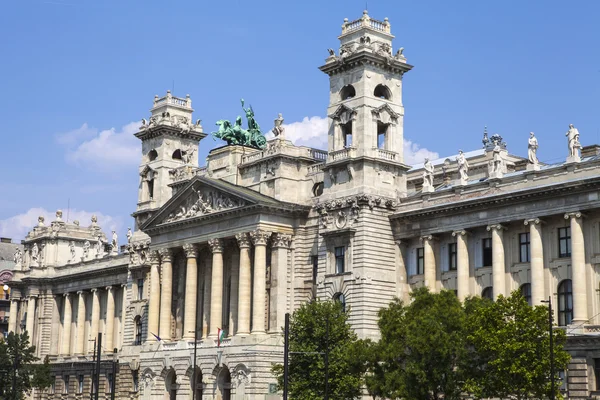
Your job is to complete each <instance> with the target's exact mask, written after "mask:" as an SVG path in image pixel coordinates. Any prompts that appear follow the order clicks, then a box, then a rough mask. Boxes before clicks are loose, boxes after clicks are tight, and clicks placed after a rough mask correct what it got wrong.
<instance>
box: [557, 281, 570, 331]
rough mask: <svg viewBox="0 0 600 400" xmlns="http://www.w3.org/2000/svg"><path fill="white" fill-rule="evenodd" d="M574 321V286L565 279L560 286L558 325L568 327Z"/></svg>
mask: <svg viewBox="0 0 600 400" xmlns="http://www.w3.org/2000/svg"><path fill="white" fill-rule="evenodd" d="M571 321H573V285H572V283H571V280H570V279H565V280H564V281H562V282H561V283H560V284H559V285H558V325H559V326H567V325H569V324H570V323H571Z"/></svg>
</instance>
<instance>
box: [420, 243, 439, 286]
mask: <svg viewBox="0 0 600 400" xmlns="http://www.w3.org/2000/svg"><path fill="white" fill-rule="evenodd" d="M422 240H423V253H424V254H423V255H424V256H425V260H424V271H423V278H424V280H425V282H424V284H425V286H426V287H428V288H429V290H431V291H432V292H436V291H437V285H436V276H435V275H436V270H435V252H434V251H433V240H434V239H433V237H432V236H423V238H422Z"/></svg>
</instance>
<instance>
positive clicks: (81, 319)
mask: <svg viewBox="0 0 600 400" xmlns="http://www.w3.org/2000/svg"><path fill="white" fill-rule="evenodd" d="M77 294H78V295H79V301H78V303H77V346H76V347H75V354H83V349H84V346H85V337H84V336H85V293H84V292H83V291H81V290H80V291H79V292H77Z"/></svg>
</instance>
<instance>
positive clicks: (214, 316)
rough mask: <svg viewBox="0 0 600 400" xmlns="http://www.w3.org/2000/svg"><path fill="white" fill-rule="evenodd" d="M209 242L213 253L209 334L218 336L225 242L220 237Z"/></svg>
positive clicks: (221, 307) (221, 319)
mask: <svg viewBox="0 0 600 400" xmlns="http://www.w3.org/2000/svg"><path fill="white" fill-rule="evenodd" d="M208 244H209V246H210V249H211V251H212V253H213V255H212V277H211V286H210V324H209V331H208V332H209V333H208V335H209V336H215V337H216V336H217V335H218V330H219V329H221V328H222V326H221V325H222V324H223V244H222V243H221V240H220V239H211V240H209V241H208Z"/></svg>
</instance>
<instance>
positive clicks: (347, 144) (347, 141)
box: [344, 133, 352, 147]
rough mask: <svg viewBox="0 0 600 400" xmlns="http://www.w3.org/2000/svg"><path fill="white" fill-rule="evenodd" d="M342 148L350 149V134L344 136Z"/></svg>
mask: <svg viewBox="0 0 600 400" xmlns="http://www.w3.org/2000/svg"><path fill="white" fill-rule="evenodd" d="M344 147H352V133H346V134H344Z"/></svg>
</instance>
